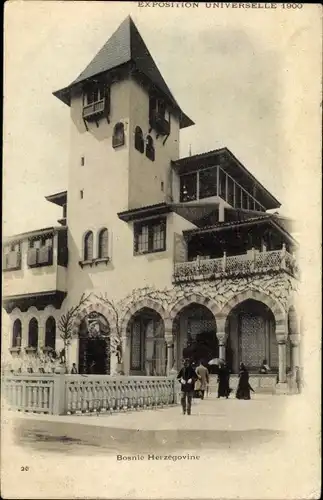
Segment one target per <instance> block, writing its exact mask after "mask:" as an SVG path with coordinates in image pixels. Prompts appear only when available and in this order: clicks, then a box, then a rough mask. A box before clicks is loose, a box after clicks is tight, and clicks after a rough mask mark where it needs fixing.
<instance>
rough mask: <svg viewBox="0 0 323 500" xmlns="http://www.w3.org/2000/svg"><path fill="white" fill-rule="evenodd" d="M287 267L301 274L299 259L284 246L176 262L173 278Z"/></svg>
mask: <svg viewBox="0 0 323 500" xmlns="http://www.w3.org/2000/svg"><path fill="white" fill-rule="evenodd" d="M281 270H284V271H286V272H288V273H289V274H291V275H293V276H295V277H298V275H299V270H298V266H297V263H296V259H295V258H294V257H293V256H292V255H291V254H289V253H288V252H287V251H286V249H285V248H283V249H282V250H273V251H271V252H256V251H254V250H252V251H251V252H250V253H248V254H243V255H234V256H230V257H227V255H226V253H224V255H223V257H220V258H217V259H203V260H202V259H200V258H198V259H197V260H195V261H193V262H177V263H175V266H174V281H175V282H180V281H192V280H193V281H195V280H205V279H214V278H221V277H226V276H240V275H249V274H257V273H265V272H269V271H281Z"/></svg>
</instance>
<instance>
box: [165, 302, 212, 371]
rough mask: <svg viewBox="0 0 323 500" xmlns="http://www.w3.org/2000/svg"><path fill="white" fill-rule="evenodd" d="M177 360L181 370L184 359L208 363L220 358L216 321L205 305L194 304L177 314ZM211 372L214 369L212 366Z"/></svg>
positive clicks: (174, 333)
mask: <svg viewBox="0 0 323 500" xmlns="http://www.w3.org/2000/svg"><path fill="white" fill-rule="evenodd" d="M173 325H174V326H173V335H174V338H175V350H176V353H175V359H176V362H177V368H178V369H179V368H180V366H181V363H182V359H183V357H188V358H190V359H191V360H193V361H196V362H198V361H200V360H203V362H205V363H207V362H208V361H210V360H211V359H213V358H217V357H218V356H219V344H218V339H217V336H216V321H215V318H214V315H213V313H212V312H211V311H210V310H209V309H208V308H207V307H206V306H204V305H201V304H196V303H192V304H189V305H188V306H186V307H184V308H183V309H182V310H181V311H179V313H178V314H177V316H176V318H175V319H174V324H173ZM210 370H212V367H211V366H210Z"/></svg>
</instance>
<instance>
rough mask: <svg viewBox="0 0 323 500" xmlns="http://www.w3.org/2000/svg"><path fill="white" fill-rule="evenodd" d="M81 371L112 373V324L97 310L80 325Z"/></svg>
mask: <svg viewBox="0 0 323 500" xmlns="http://www.w3.org/2000/svg"><path fill="white" fill-rule="evenodd" d="M79 373H81V374H89V375H109V374H110V326H109V323H108V321H107V320H106V318H105V317H104V316H103V315H102V314H99V313H97V312H91V313H90V314H89V315H88V316H86V318H84V319H83V321H82V322H81V325H80V331H79Z"/></svg>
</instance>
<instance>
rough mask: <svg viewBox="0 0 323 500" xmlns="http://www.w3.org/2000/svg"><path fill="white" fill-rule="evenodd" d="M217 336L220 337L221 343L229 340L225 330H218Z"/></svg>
mask: <svg viewBox="0 0 323 500" xmlns="http://www.w3.org/2000/svg"><path fill="white" fill-rule="evenodd" d="M216 337H217V339H218V342H219V345H224V344H225V343H226V341H227V337H228V336H227V334H226V333H225V332H216Z"/></svg>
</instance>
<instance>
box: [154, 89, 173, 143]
mask: <svg viewBox="0 0 323 500" xmlns="http://www.w3.org/2000/svg"><path fill="white" fill-rule="evenodd" d="M149 123H150V126H151V127H152V128H153V129H155V130H156V132H157V135H159V134H161V135H169V134H170V115H169V113H168V118H167V117H166V103H165V101H164V100H163V99H160V98H156V97H154V96H151V97H150V99H149Z"/></svg>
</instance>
